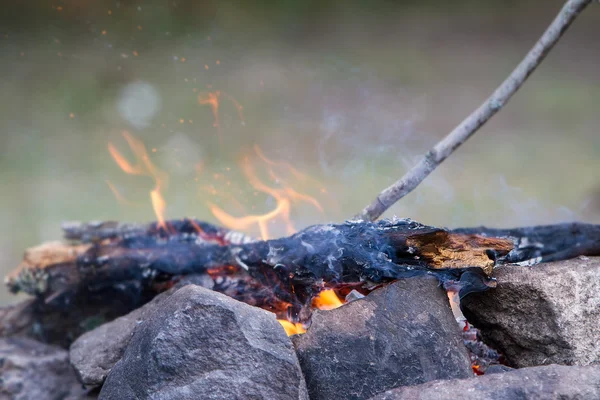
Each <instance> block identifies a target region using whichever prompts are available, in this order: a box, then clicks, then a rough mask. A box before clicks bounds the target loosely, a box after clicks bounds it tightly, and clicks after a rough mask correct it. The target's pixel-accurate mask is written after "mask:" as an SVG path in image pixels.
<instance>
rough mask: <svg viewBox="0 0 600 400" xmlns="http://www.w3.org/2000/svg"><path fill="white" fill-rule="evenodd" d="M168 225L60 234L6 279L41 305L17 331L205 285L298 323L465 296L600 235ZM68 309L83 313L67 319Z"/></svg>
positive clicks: (588, 247) (593, 242)
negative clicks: (395, 303)
mask: <svg viewBox="0 0 600 400" xmlns="http://www.w3.org/2000/svg"><path fill="white" fill-rule="evenodd" d="M167 226H168V229H167V230H165V229H163V228H161V227H160V226H158V225H157V224H154V223H153V224H145V225H142V224H118V223H113V222H108V223H92V224H80V223H71V224H66V225H65V226H64V230H65V236H66V238H67V239H69V240H71V241H73V242H72V243H71V244H65V243H60V242H55V243H48V244H45V245H42V246H40V247H38V248H33V249H30V250H28V251H27V253H26V255H25V258H24V261H23V263H22V264H21V265H20V266H19V268H18V269H17V270H16V271H15V272H13V273H12V274H11V275H9V276H8V277H7V279H6V282H7V284H8V286H9V288H10V289H11V290H12V291H13V292H26V293H29V294H33V295H35V296H37V297H38V300H37V301H36V302H35V307H34V308H29V307H27V308H25V309H24V311H22V312H23V313H24V315H26V314H27V313H28V312H29V311H28V310H34V312H32V313H30V314H31V315H32V317H27V318H24V319H23V321H37V323H38V325H39V323H40V318H41V319H42V320H44V322H43V323H42V325H44V324H45V325H48V324H49V325H50V326H51V325H52V324H51V321H52V320H53V319H52V316H54V317H57V318H60V319H62V320H69V319H70V320H72V321H74V322H73V323H74V324H78V323H80V322H81V321H82V320H88V319H89V318H90V317H91V316H92V315H100V316H101V318H102V319H104V318H105V319H106V320H108V319H110V318H114V317H116V316H118V315H122V314H124V313H125V312H128V311H129V310H130V309H132V308H135V307H137V306H139V305H141V304H143V303H145V302H146V301H148V300H149V299H150V298H152V297H153V296H154V295H156V294H157V293H160V292H162V291H164V290H166V289H167V288H170V287H172V286H173V285H175V284H178V283H181V282H182V281H186V280H188V281H189V280H190V279H201V280H204V281H206V280H207V279H208V281H210V286H211V288H212V289H213V290H216V291H219V292H222V293H225V294H227V295H229V296H231V297H234V298H236V299H238V300H241V301H244V302H246V303H249V304H252V305H256V306H259V307H263V308H266V309H268V310H270V311H273V312H276V313H278V315H280V317H282V318H288V319H291V320H296V321H298V320H300V321H306V320H307V319H308V318H309V317H310V304H311V299H312V298H313V297H314V296H315V295H316V294H317V293H318V292H319V291H320V290H322V289H323V288H334V289H336V290H337V291H338V293H340V294H343V293H345V292H349V291H350V290H351V289H357V290H363V291H364V292H365V293H368V292H369V291H370V290H372V289H373V288H375V287H377V286H378V285H380V284H383V283H386V282H389V281H392V280H394V279H398V278H403V277H410V276H414V275H423V274H433V275H435V276H436V277H438V278H439V280H440V281H441V282H442V283H444V284H445V285H446V286H447V287H451V288H452V289H454V290H460V292H461V295H463V296H464V295H465V294H466V293H470V292H474V291H482V290H486V289H487V288H488V287H490V281H489V280H488V277H489V276H490V275H491V273H492V269H493V267H494V266H495V265H496V264H498V263H507V262H531V260H533V261H547V260H548V259H557V258H560V257H562V258H568V257H572V256H575V255H580V254H588V255H593V254H598V253H599V248H600V245H599V243H600V227H598V226H594V225H585V224H569V225H553V226H545V227H533V228H521V229H514V230H493V229H488V228H471V229H457V230H453V231H449V230H445V229H440V228H434V227H429V226H425V225H421V224H419V223H417V222H414V221H411V220H393V221H379V222H376V223H368V222H346V223H344V224H338V225H335V224H329V225H315V226H312V227H309V228H307V229H305V230H303V231H300V232H298V233H296V234H295V235H292V236H290V237H287V238H281V239H275V240H269V241H254V240H252V239H251V238H249V237H247V236H245V235H243V234H240V233H236V232H232V231H228V230H226V229H223V228H219V227H215V226H213V225H210V224H207V223H203V222H200V221H194V220H189V219H185V220H180V221H170V222H169V223H168V225H167ZM203 286H206V285H205V284H203ZM109 298H111V299H119V300H117V302H119V304H115V303H111V302H110V301H107V300H106V299H109ZM96 302H98V303H97V304H96ZM103 302H104V303H103ZM103 307H104V308H103ZM74 308H87V309H89V310H91V311H90V314H89V315H71V314H68V313H67V311H68V310H70V309H74ZM109 309H111V310H112V311H114V313H113V314H111V313H109ZM70 312H73V311H72V310H71V311H70ZM10 315H12V317H11V318H13V319H14V315H16V314H15V313H14V312H13V313H11V314H10ZM41 316H45V317H41ZM0 317H1V319H2V320H3V321H4V320H6V318H8V317H4V316H0ZM46 317H47V318H48V320H46V319H45V318H46ZM3 323H4V322H3ZM24 326H28V327H29V328H31V326H32V324H27V323H24ZM29 328H28V329H29ZM23 329H25V328H23ZM50 331H52V328H50ZM3 335H4V334H3Z"/></svg>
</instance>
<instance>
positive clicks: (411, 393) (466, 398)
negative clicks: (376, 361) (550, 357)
mask: <svg viewBox="0 0 600 400" xmlns="http://www.w3.org/2000/svg"><path fill="white" fill-rule="evenodd" d="M447 399H461V400H471V399H472V400H482V399H494V400H516V399H518V400H553V399H555V400H597V399H600V367H599V366H588V367H578V366H574V367H567V366H562V365H549V366H543V367H531V368H523V369H517V370H514V371H510V372H504V373H501V374H492V375H487V374H486V375H483V376H480V377H475V378H470V379H456V380H450V381H433V382H427V383H424V384H422V385H417V386H405V387H400V388H397V389H393V390H390V391H387V392H385V393H382V394H380V395H378V396H376V397H374V398H373V400H447Z"/></svg>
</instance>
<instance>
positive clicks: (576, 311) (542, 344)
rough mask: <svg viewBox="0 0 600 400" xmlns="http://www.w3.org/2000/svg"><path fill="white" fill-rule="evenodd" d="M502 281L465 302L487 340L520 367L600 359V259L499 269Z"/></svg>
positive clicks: (475, 323) (595, 361)
mask: <svg viewBox="0 0 600 400" xmlns="http://www.w3.org/2000/svg"><path fill="white" fill-rule="evenodd" d="M495 276H496V279H497V280H498V285H497V287H496V289H492V290H490V291H488V292H485V293H477V294H471V295H469V296H467V297H465V298H464V299H463V301H462V308H463V312H464V314H465V316H466V317H467V319H468V320H469V321H470V322H471V323H472V324H473V325H475V326H476V327H477V328H479V330H480V332H481V335H482V337H483V340H484V341H485V342H486V343H487V344H488V345H490V346H491V347H493V348H494V349H496V350H499V351H500V352H502V353H503V354H504V356H505V357H506V359H507V361H508V363H509V364H510V365H512V366H515V367H529V366H537V365H547V364H563V365H589V364H593V363H598V362H600V258H587V257H581V258H576V259H572V260H567V261H560V262H554V263H547V264H539V265H534V266H531V267H525V266H505V267H500V268H497V269H496V271H495Z"/></svg>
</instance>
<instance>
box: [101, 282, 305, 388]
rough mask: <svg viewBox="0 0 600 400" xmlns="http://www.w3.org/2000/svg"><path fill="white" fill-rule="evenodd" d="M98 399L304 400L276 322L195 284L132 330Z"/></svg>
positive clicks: (297, 372) (291, 357)
mask: <svg viewBox="0 0 600 400" xmlns="http://www.w3.org/2000/svg"><path fill="white" fill-rule="evenodd" d="M100 398H101V399H130V398H131V399H133V398H135V399H148V398H153V399H184V400H185V399H248V398H250V399H294V400H302V399H308V397H307V392H306V386H305V383H304V378H303V376H302V371H301V370H300V366H299V364H298V360H297V358H296V354H295V352H294V348H293V346H292V343H291V341H290V339H289V338H288V337H287V335H286V334H285V332H284V330H283V328H282V327H281V325H280V324H279V322H277V320H276V319H275V316H274V315H273V314H272V313H269V312H268V311H265V310H262V309H259V308H256V307H252V306H249V305H247V304H244V303H241V302H239V301H236V300H233V299H231V298H229V297H227V296H225V295H223V294H220V293H217V292H214V291H211V290H207V289H205V288H202V287H199V286H195V285H188V286H185V287H183V288H181V289H179V290H178V291H176V292H175V293H174V294H172V295H171V296H170V297H168V298H167V299H165V300H164V301H163V302H162V304H161V305H160V306H159V307H158V308H157V309H156V310H154V311H153V312H152V313H151V314H150V315H148V317H147V319H146V320H145V321H144V322H142V323H141V324H138V325H137V327H136V329H135V331H134V334H133V337H132V338H131V340H130V341H129V345H128V347H127V349H126V350H125V352H124V355H123V358H122V359H121V360H120V361H119V362H117V364H116V365H115V366H114V367H113V368H112V369H111V371H110V373H109V374H108V377H107V378H106V382H105V383H104V386H103V387H102V391H101V392H100Z"/></svg>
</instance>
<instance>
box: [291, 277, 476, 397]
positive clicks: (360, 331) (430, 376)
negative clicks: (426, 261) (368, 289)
mask: <svg viewBox="0 0 600 400" xmlns="http://www.w3.org/2000/svg"><path fill="white" fill-rule="evenodd" d="M294 344H295V345H296V351H297V353H298V358H299V360H300V364H301V365H302V370H303V371H304V374H305V377H306V383H307V386H308V390H309V394H310V398H311V399H313V400H317V399H341V398H343V399H367V398H370V397H372V396H373V395H375V394H376V393H380V392H382V391H385V390H387V389H391V388H394V387H397V386H401V385H414V384H418V383H423V382H427V381H430V380H434V379H453V378H467V377H470V376H472V375H473V371H472V369H471V365H470V361H469V356H468V355H467V351H466V348H465V347H464V345H463V342H462V338H461V335H460V332H459V328H458V325H457V323H456V320H455V319H454V317H453V315H452V312H451V310H450V306H449V304H448V298H447V296H446V293H445V291H444V290H442V289H441V288H440V287H439V285H438V281H437V279H435V278H433V277H418V278H411V279H407V280H400V281H397V282H395V283H393V284H390V285H387V286H385V287H383V288H381V289H378V290H376V291H374V292H373V293H371V294H369V296H367V297H365V298H363V299H359V300H355V301H353V302H351V303H349V304H346V305H344V306H342V307H340V308H337V309H335V310H330V311H317V312H316V313H315V314H314V315H313V319H312V325H311V327H310V329H309V330H308V332H307V333H306V334H304V335H301V336H297V337H294Z"/></svg>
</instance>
